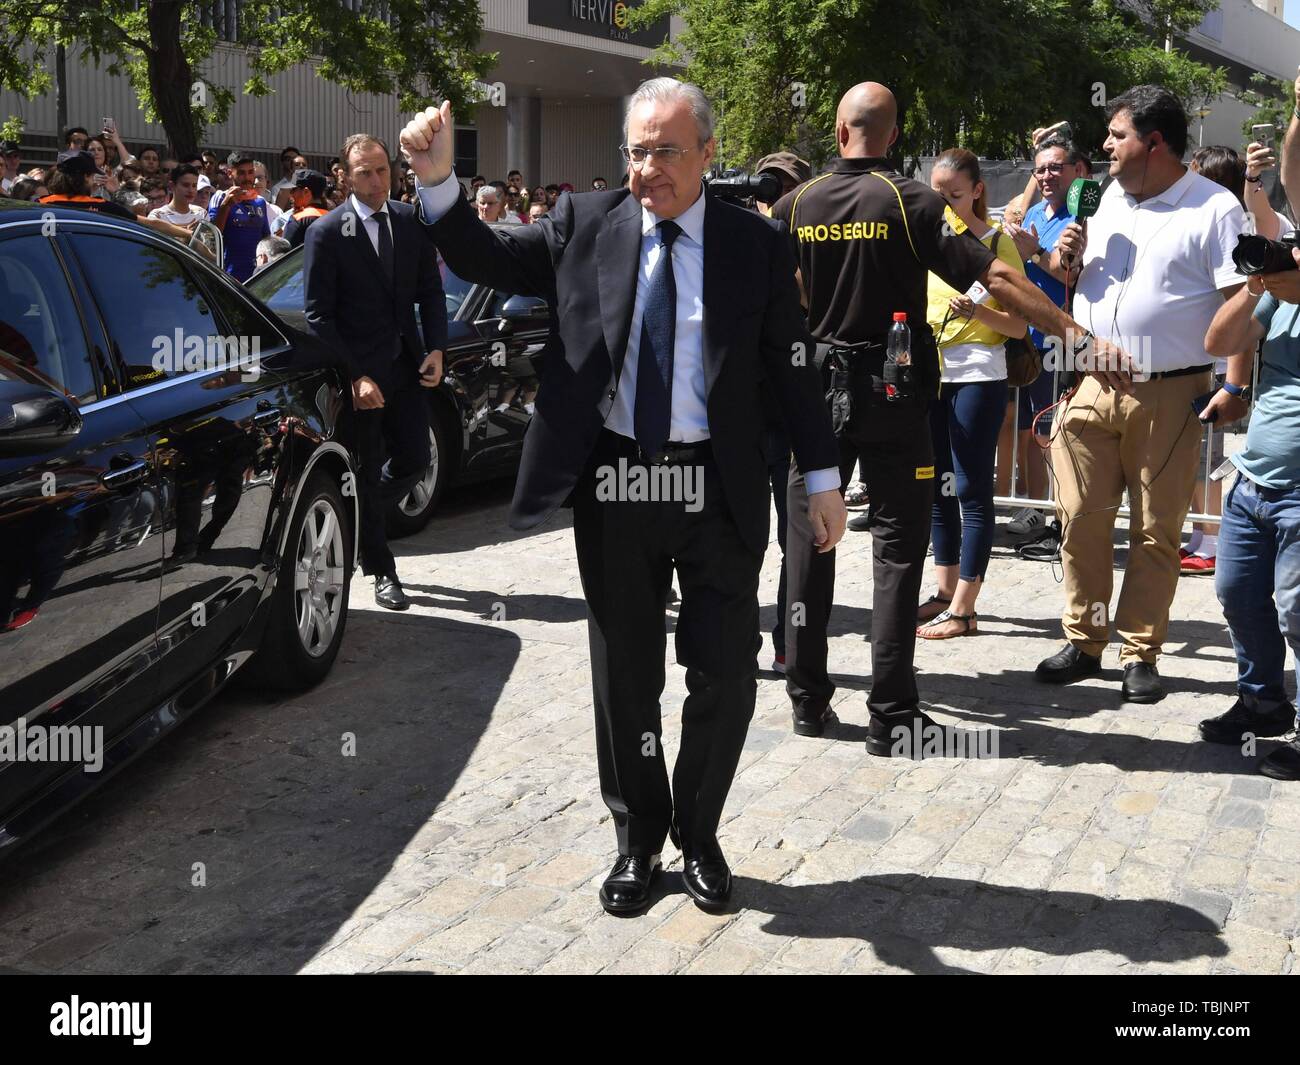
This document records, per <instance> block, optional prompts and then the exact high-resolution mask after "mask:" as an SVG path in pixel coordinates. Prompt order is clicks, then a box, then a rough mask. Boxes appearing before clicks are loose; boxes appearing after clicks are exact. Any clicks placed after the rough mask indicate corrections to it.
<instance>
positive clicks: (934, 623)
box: [916, 610, 980, 640]
mask: <svg viewBox="0 0 1300 1065" xmlns="http://www.w3.org/2000/svg"><path fill="white" fill-rule="evenodd" d="M977 617H979V615H978V614H976V613H975V611H973V610H972V611H971V612H970V613H969V614H954V613H953V612H952V611H951V610H945V611H944V612H943V613H942V614H939V615H938V616H937V617H934V618H932V619H931V620H930V621H928V622H926V624H924V625H922V626H920V627H919V628H918V629H917V630H916V634H917V635H918V636H919V637H921V639H923V640H951V639H953V638H954V637H957V636H974V635H976V634H977V633H978V632H979V631H980V630H979V629H977V628H976V627H975V619H976V618H977ZM949 621H960V622H961V623H962V626H963V627H962V629H961V631H960V632H943V633H941V632H926V631H925V630H926V629H938V627H939V626H940V625H943V624H945V623H946V622H949Z"/></svg>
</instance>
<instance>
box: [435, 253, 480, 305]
mask: <svg viewBox="0 0 1300 1065" xmlns="http://www.w3.org/2000/svg"><path fill="white" fill-rule="evenodd" d="M438 274H439V276H440V277H441V278H442V290H443V292H445V293H446V294H447V320H448V321H451V319H453V318H455V317H456V312H457V311H459V310H460V308H461V304H463V303H464V302H465V300H467V299H468V298H469V294H470V292H471V290H472V289H473V288H474V286H473V285H472V284H471V283H470V282H468V281H465V280H463V279H461V278H459V277H457V276H456V275H455V274H454V273H453V272H452V270H451V268H450V267H449V266H448V265H447V264H446V263H445V262H443V261H442V255H441V254H440V255H439V256H438Z"/></svg>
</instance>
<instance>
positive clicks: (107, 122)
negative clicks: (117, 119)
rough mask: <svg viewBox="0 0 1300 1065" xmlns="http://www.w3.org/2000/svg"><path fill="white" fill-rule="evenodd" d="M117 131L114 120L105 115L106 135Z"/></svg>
mask: <svg viewBox="0 0 1300 1065" xmlns="http://www.w3.org/2000/svg"><path fill="white" fill-rule="evenodd" d="M116 129H117V126H116V125H115V124H114V122H113V120H112V119H111V118H109V117H108V116H107V115H105V116H104V132H105V133H113V132H114V131H115V130H116Z"/></svg>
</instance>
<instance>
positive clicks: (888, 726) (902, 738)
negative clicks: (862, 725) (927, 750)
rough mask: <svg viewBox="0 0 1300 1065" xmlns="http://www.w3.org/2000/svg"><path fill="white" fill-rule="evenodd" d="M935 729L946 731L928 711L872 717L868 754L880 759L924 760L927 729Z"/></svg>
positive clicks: (868, 726) (868, 734) (868, 730)
mask: <svg viewBox="0 0 1300 1065" xmlns="http://www.w3.org/2000/svg"><path fill="white" fill-rule="evenodd" d="M931 728H933V729H939V730H942V729H943V726H942V725H940V724H939V722H937V721H935V720H934V718H932V717H930V715H929V714H927V713H926V712H925V711H924V710H913V711H912V712H911V713H910V714H891V715H890V716H889V717H881V716H880V715H879V714H872V715H871V720H870V721H868V722H867V753H868V754H874V755H876V756H877V757H879V758H892V757H893V756H894V755H895V754H897V755H900V756H901V757H903V758H920V757H921V751H922V749H923V748H924V746H925V740H926V729H931ZM940 746H941V748H942V746H943V745H942V744H941V745H940Z"/></svg>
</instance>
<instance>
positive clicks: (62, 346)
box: [0, 200, 357, 853]
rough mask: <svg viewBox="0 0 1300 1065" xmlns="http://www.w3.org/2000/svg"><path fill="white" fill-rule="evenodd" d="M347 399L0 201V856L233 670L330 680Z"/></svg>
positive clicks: (193, 277)
mask: <svg viewBox="0 0 1300 1065" xmlns="http://www.w3.org/2000/svg"><path fill="white" fill-rule="evenodd" d="M214 353H215V354H216V356H217V358H216V359H215V360H214V358H213V355H214ZM346 386H347V382H346V380H345V379H344V378H343V377H342V376H341V375H340V373H339V371H338V370H336V369H334V368H331V367H329V366H327V365H324V363H323V356H322V351H321V348H320V344H319V342H318V341H316V340H315V339H314V338H312V337H310V336H306V335H303V334H301V333H299V332H298V331H297V330H295V329H293V328H291V327H289V326H287V325H286V324H285V323H283V322H281V321H279V320H278V319H277V318H276V317H275V316H274V315H273V314H271V313H269V312H268V311H267V310H266V309H265V308H264V307H262V306H261V305H260V304H259V303H258V302H257V301H256V300H255V299H252V298H250V296H249V295H248V294H247V293H246V292H245V290H244V289H243V288H242V287H241V286H240V285H238V284H237V283H236V282H234V281H233V280H232V279H231V278H229V277H227V276H226V275H225V274H223V273H221V272H219V271H217V270H215V269H213V268H212V267H211V266H209V265H208V263H207V262H206V261H205V260H204V259H201V258H199V257H198V256H197V255H195V254H194V253H193V252H191V251H189V250H188V249H186V248H183V247H181V246H180V245H179V244H177V243H175V242H174V241H171V240H168V239H166V238H162V237H159V236H157V235H155V234H154V233H152V232H151V231H149V230H147V229H145V228H143V227H141V226H138V225H136V224H135V223H134V222H128V221H118V220H116V219H112V218H107V217H103V216H99V215H93V214H90V213H87V212H84V211H78V210H76V209H66V208H51V207H37V206H34V205H32V204H20V203H18V202H16V201H6V200H0V853H3V852H4V850H5V849H6V848H7V847H9V846H10V845H12V844H14V843H16V842H18V841H20V840H21V839H23V838H24V837H26V836H28V835H30V834H31V832H32V831H33V830H35V829H36V828H37V827H38V826H39V825H40V824H42V823H43V822H44V821H46V820H47V819H48V818H50V817H51V816H53V815H54V814H55V813H57V812H58V811H59V810H61V809H62V808H64V807H65V806H66V805H68V804H69V803H70V802H72V801H74V800H76V799H77V798H79V797H80V796H81V795H83V794H84V793H86V792H87V791H88V790H89V789H90V788H91V787H93V786H94V785H95V784H97V783H99V782H100V781H102V780H103V779H105V778H106V777H107V776H109V775H110V774H111V773H112V772H113V771H114V770H115V769H117V768H119V767H120V766H121V765H122V764H123V763H124V762H125V761H126V760H128V759H129V758H131V757H132V756H133V755H135V754H136V753H138V752H139V751H140V750H142V749H143V748H145V747H147V746H149V745H150V744H151V743H153V742H154V741H155V740H157V739H158V738H159V737H160V736H162V735H163V734H165V733H167V732H168V731H169V730H170V729H172V728H173V727H174V726H175V725H177V724H178V723H179V722H180V721H182V720H183V719H185V718H186V717H187V716H189V715H190V714H191V713H192V712H193V711H194V710H196V709H197V708H198V707H199V706H201V705H202V704H203V703H204V702H206V701H207V700H208V699H209V698H210V697H211V696H212V694H213V693H214V692H216V691H218V690H219V689H220V688H221V687H222V686H223V685H224V684H225V683H226V681H227V680H228V679H229V678H230V677H231V675H232V674H233V673H234V672H235V671H236V670H239V671H241V673H243V674H244V675H249V674H252V675H254V676H256V677H257V678H258V680H259V681H260V682H261V683H263V684H266V685H270V686H275V687H282V688H301V687H306V686H310V685H312V684H314V683H316V682H317V681H319V680H320V679H321V678H322V677H324V676H325V675H326V673H328V672H329V670H330V668H331V666H332V665H333V662H334V659H335V656H336V655H337V653H338V649H339V645H340V643H341V641H342V639H343V633H344V627H345V623H346V619H347V605H348V585H349V581H350V579H351V576H352V571H353V567H354V564H355V536H354V530H355V528H356V523H357V513H356V502H357V501H356V494H355V491H354V490H353V486H354V484H355V475H354V472H353V470H354V467H353V462H352V458H351V456H350V454H349V451H348V448H347V447H346V446H345V443H344V441H346V440H347V439H348V437H349V434H348V421H349V419H350V417H351V403H350V393H349V392H345V387H346ZM74 747H77V748H79V749H76V750H74ZM56 748H57V749H56Z"/></svg>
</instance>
